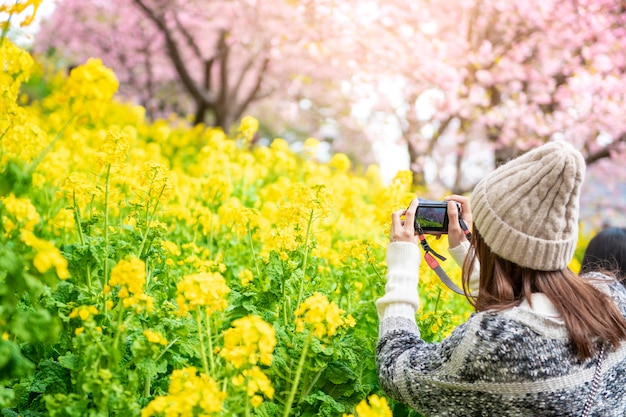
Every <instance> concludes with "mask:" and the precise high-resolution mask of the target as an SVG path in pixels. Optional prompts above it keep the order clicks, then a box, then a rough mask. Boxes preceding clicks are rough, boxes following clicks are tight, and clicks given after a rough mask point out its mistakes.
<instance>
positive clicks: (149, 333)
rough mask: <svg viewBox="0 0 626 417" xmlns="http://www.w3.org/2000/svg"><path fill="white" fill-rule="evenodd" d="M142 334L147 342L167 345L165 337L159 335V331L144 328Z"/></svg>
mask: <svg viewBox="0 0 626 417" xmlns="http://www.w3.org/2000/svg"><path fill="white" fill-rule="evenodd" d="M143 335H144V336H146V339H148V342H150V343H155V344H158V345H163V346H165V345H167V339H166V338H165V337H163V335H161V333H159V332H155V331H154V330H150V329H146V330H144V331H143Z"/></svg>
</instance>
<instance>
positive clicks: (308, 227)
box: [296, 210, 314, 308]
mask: <svg viewBox="0 0 626 417" xmlns="http://www.w3.org/2000/svg"><path fill="white" fill-rule="evenodd" d="M313 213H314V210H311V214H310V215H309V221H308V222H307V225H306V236H305V238H304V260H303V261H302V280H301V281H300V290H299V291H298V303H297V304H296V308H298V306H299V305H300V303H301V302H302V295H303V294H304V284H305V281H306V267H307V260H308V258H309V236H310V234H311V225H312V224H313Z"/></svg>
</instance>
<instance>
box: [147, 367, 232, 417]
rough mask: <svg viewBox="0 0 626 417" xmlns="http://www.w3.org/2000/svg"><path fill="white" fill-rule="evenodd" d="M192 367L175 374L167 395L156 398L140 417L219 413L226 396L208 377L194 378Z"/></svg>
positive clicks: (176, 416)
mask: <svg viewBox="0 0 626 417" xmlns="http://www.w3.org/2000/svg"><path fill="white" fill-rule="evenodd" d="M196 373H197V371H196V369H195V368H194V367H188V368H184V369H180V370H175V371H173V372H172V375H171V376H170V387H169V390H168V394H167V395H160V396H157V397H156V398H155V399H154V400H152V401H151V402H150V403H148V405H147V406H146V407H145V408H144V409H143V410H142V411H141V417H149V416H153V415H157V414H164V415H166V416H168V417H187V416H189V417H191V416H196V415H202V416H208V415H210V414H213V413H219V412H220V411H221V410H222V402H223V401H224V399H225V398H226V393H225V392H223V391H221V390H220V389H219V386H218V385H217V383H216V382H215V380H213V379H212V378H211V377H209V376H207V375H205V374H202V373H200V374H198V375H196Z"/></svg>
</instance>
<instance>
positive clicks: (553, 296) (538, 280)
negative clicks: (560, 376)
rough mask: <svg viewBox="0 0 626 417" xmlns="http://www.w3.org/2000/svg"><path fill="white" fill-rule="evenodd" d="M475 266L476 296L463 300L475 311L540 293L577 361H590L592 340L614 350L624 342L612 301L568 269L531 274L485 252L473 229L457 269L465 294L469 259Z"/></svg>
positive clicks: (625, 330) (623, 322)
mask: <svg viewBox="0 0 626 417" xmlns="http://www.w3.org/2000/svg"><path fill="white" fill-rule="evenodd" d="M476 259H478V261H479V264H480V275H479V276H480V282H479V289H478V295H477V296H476V297H472V296H468V300H469V301H470V303H472V305H473V306H474V308H475V309H476V311H485V310H495V311H501V310H505V309H508V308H511V307H514V306H518V305H519V304H520V303H521V302H522V300H524V299H528V300H529V302H530V300H531V298H530V295H531V294H532V293H535V292H541V293H543V294H545V295H546V296H547V297H548V298H549V299H550V301H552V303H553V304H554V306H555V308H556V309H557V311H558V312H559V313H560V314H561V318H562V319H563V321H564V322H565V327H566V328H567V331H568V334H569V337H570V341H571V343H572V345H573V347H574V349H575V351H576V352H577V354H578V356H579V357H580V358H581V359H583V360H584V359H587V358H590V357H591V356H593V354H594V353H595V351H596V347H595V343H594V342H595V341H597V340H601V341H604V342H608V343H610V344H611V345H613V347H614V348H617V347H618V346H619V344H620V341H621V340H624V339H626V319H625V318H624V316H623V315H622V314H621V312H620V311H619V309H618V308H617V306H616V305H615V303H614V302H613V300H612V299H611V298H610V297H609V296H608V295H607V294H605V293H603V292H602V291H600V290H598V289H597V288H595V287H594V286H593V285H591V284H590V283H589V282H588V281H587V280H583V279H582V278H580V277H579V276H578V275H576V274H575V273H574V272H572V271H571V270H570V269H569V268H565V269H562V270H558V271H537V270H534V269H530V268H524V267H521V266H519V265H517V264H515V263H513V262H510V261H507V260H505V259H502V258H501V257H500V256H498V255H496V254H495V253H493V252H492V251H491V249H490V248H489V246H488V245H487V243H486V242H485V241H484V239H483V238H482V236H481V235H480V233H479V232H478V230H476V228H474V230H473V232H472V245H471V249H470V252H469V254H468V256H466V258H465V262H464V264H463V288H464V289H465V292H466V294H469V291H468V289H469V279H470V275H471V273H472V269H473V268H474V265H475V260H476Z"/></svg>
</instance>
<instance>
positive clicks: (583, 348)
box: [376, 142, 626, 417]
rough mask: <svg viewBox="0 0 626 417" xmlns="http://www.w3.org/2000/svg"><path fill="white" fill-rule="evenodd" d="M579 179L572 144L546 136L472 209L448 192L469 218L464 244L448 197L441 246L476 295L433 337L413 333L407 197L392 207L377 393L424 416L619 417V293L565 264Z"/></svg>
mask: <svg viewBox="0 0 626 417" xmlns="http://www.w3.org/2000/svg"><path fill="white" fill-rule="evenodd" d="M584 174H585V163H584V160H583V158H582V156H581V155H580V153H579V152H578V151H576V150H575V149H574V148H573V147H572V146H571V145H568V144H567V143H564V142H550V143H547V144H545V145H543V146H541V147H539V148H536V149H534V150H532V151H530V152H527V153H526V154H524V155H522V156H520V157H518V158H516V159H514V160H512V161H510V162H508V163H507V164H505V165H503V166H501V167H500V168H498V169H496V170H495V171H493V172H492V173H491V174H489V175H488V176H487V177H485V178H484V179H483V180H482V181H481V182H480V183H479V184H478V185H477V186H476V188H475V189H474V191H473V193H472V197H471V208H470V203H469V201H468V200H467V199H466V198H462V197H458V196H452V197H450V200H454V201H456V202H458V203H460V204H461V216H462V217H463V219H464V220H465V223H467V224H471V223H472V220H473V230H472V237H471V240H472V241H471V246H470V245H469V244H467V243H464V242H463V236H464V235H463V231H462V230H461V228H460V227H459V226H458V225H457V224H458V214H457V210H456V209H455V208H453V203H452V202H450V203H449V205H448V215H449V217H450V226H449V242H450V246H451V250H450V251H451V253H452V254H453V256H454V257H455V259H459V260H464V262H463V274H462V276H463V285H464V288H466V291H467V292H469V288H470V287H471V285H470V281H471V277H472V274H474V276H476V275H477V276H478V291H477V292H476V293H474V292H472V294H475V296H473V295H472V296H470V295H468V298H469V299H470V301H471V302H472V303H473V305H474V306H475V309H476V312H475V313H474V314H473V315H472V316H471V317H470V318H469V320H468V321H467V322H466V323H463V324H462V325H460V326H459V327H457V328H456V329H455V330H454V331H453V332H452V334H451V335H450V336H449V337H448V338H446V339H445V340H444V341H442V342H441V343H426V342H424V341H423V340H421V338H420V334H419V330H418V327H417V324H416V321H415V313H416V311H417V309H418V307H419V297H418V292H417V283H418V267H419V264H420V259H421V256H420V251H419V247H418V245H417V239H416V237H415V231H414V230H413V220H414V214H415V211H416V209H417V206H418V200H417V199H415V200H413V201H412V202H411V205H410V206H409V208H408V209H407V210H400V211H397V212H394V213H393V214H392V224H391V236H390V238H391V239H390V240H391V242H390V244H389V246H388V249H387V265H388V273H387V277H386V278H387V283H386V286H385V295H384V296H383V297H381V298H380V299H378V300H377V302H376V305H377V308H378V313H379V317H380V332H379V341H378V346H377V364H378V373H379V379H380V382H381V385H382V387H383V389H384V390H385V391H386V392H387V394H388V395H390V396H391V397H393V398H395V399H397V400H398V401H401V402H403V403H406V404H407V405H409V406H410V407H413V408H415V409H417V410H418V411H420V412H421V413H422V414H424V415H425V416H490V417H493V416H507V417H511V416H586V415H590V416H604V417H606V416H624V415H625V413H626V343H624V340H626V319H624V315H625V314H626V290H625V289H624V287H622V286H621V285H619V283H617V282H616V281H615V280H613V279H610V278H609V277H604V276H603V279H596V280H585V279H583V278H581V277H579V276H577V275H576V274H574V273H573V272H572V271H570V270H569V269H568V267H567V265H568V263H569V261H570V260H571V258H572V256H573V253H574V249H575V247H576V241H577V238H578V215H579V195H580V187H581V184H582V182H583V177H584ZM403 216H404V218H403ZM468 251H469V252H468ZM466 253H467V256H465V254H466ZM477 265H480V268H478V269H479V270H478V271H477V267H476V266H477Z"/></svg>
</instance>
